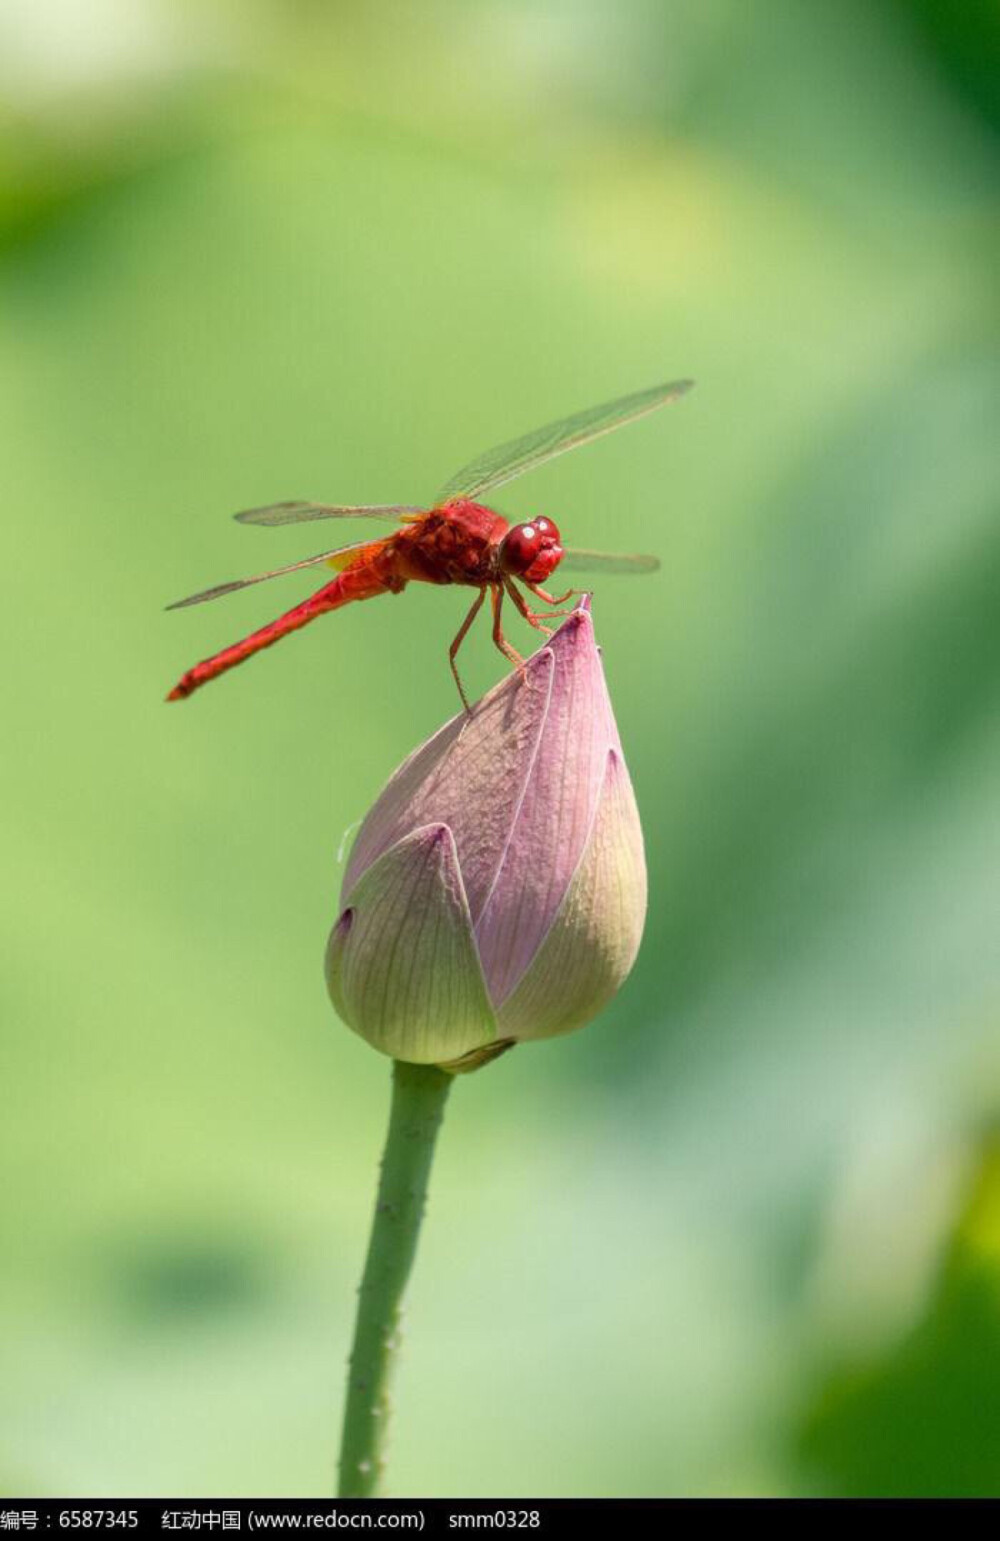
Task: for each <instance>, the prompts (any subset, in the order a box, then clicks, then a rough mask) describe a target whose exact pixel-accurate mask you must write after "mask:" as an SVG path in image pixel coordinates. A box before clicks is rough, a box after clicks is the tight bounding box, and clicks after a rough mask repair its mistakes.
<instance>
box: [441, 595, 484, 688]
mask: <svg viewBox="0 0 1000 1541" xmlns="http://www.w3.org/2000/svg"><path fill="white" fill-rule="evenodd" d="M485 598H486V589H485V588H481V589H480V590H479V593H478V594H477V595H476V597H475V599H474V600H473V601H472V608H471V609H470V611H469V613H468V615H467V616H466V617H465V620H464V621H463V622H462V624H461V626H460V627H459V628H458V635H457V636H456V638H455V640H454V642H453V643H452V644H451V647H450V648H449V649H448V662H449V664H450V665H451V672H452V674H453V675H454V676H455V684H456V685H457V686H458V693H459V695H460V696H461V698H462V705H463V706H464V707H465V710H466V711H467V712H469V711H471V710H472V708H471V707H470V705H469V701H468V697H467V696H466V694H465V690H464V688H463V686H462V681H461V678H460V676H459V672H458V664H457V663H456V662H455V659H456V658H457V656H458V650H459V648H460V647H461V646H462V643H463V642H464V641H465V639H466V636H467V635H468V632H469V627H470V626H471V625H472V623H473V621H474V620H475V619H476V616H477V615H478V614H479V612H480V610H481V609H482V608H483V600H484V599H485Z"/></svg>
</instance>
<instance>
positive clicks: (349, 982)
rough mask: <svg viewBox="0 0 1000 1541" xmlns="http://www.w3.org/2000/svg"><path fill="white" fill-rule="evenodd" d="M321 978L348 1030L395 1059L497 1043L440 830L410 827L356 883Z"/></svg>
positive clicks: (451, 1057) (465, 910)
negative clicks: (410, 830) (411, 830)
mask: <svg viewBox="0 0 1000 1541" xmlns="http://www.w3.org/2000/svg"><path fill="white" fill-rule="evenodd" d="M326 979H327V988H328V989H329V992H330V997H331V999H332V1001H333V1004H334V1006H335V1007H336V1009H337V1011H338V1013H339V1015H340V1016H341V1017H342V1018H343V1020H344V1021H345V1022H346V1023H347V1024H348V1026H349V1027H351V1028H353V1029H354V1031H355V1032H356V1033H358V1034H360V1036H361V1037H362V1038H364V1039H365V1040H366V1042H368V1043H370V1044H371V1046H372V1047H373V1048H375V1049H378V1050H379V1051H380V1052H381V1053H383V1054H388V1055H390V1056H391V1057H392V1058H393V1059H402V1060H408V1061H410V1062H411V1063H414V1064H421V1065H436V1064H441V1063H444V1062H451V1061H455V1060H460V1059H462V1058H463V1057H464V1056H466V1055H469V1054H472V1053H473V1052H475V1051H479V1050H482V1049H484V1048H485V1047H486V1046H487V1045H489V1044H491V1043H493V1042H494V1041H495V1040H496V1038H497V1026H496V1018H495V1016H494V1013H493V1009H492V1007H491V1005H490V1001H489V997H488V995H487V993H486V985H485V983H484V981H483V973H482V967H481V965H480V962H479V955H478V953H477V951H476V945H475V939H474V936H473V931H472V920H471V917H470V914H469V905H468V900H467V899H466V895H465V888H464V886H463V883H462V877H461V873H460V871H459V866H458V858H457V855H456V852H455V842H454V840H453V838H452V833H451V830H450V829H449V828H448V826H447V825H446V824H429V825H424V826H423V827H422V828H420V829H416V830H414V831H413V833H412V834H410V835H407V837H406V838H405V839H403V840H400V841H398V842H397V843H396V844H395V845H393V846H392V847H390V849H389V850H388V851H385V852H384V853H383V855H382V856H380V857H379V858H378V860H377V861H376V862H374V864H373V865H372V866H371V867H369V869H368V870H367V872H365V873H364V875H363V876H362V877H361V878H360V879H359V881H358V882H357V883H356V884H355V886H354V888H353V889H352V891H351V893H350V894H349V895H348V898H347V904H346V907H345V909H344V911H343V912H342V914H341V916H340V918H339V920H338V921H337V923H336V925H335V926H334V928H333V930H332V932H331V933H330V940H329V943H328V945H327V953H326Z"/></svg>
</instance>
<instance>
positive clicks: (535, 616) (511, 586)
mask: <svg viewBox="0 0 1000 1541" xmlns="http://www.w3.org/2000/svg"><path fill="white" fill-rule="evenodd" d="M505 587H506V589H507V593H508V594H509V595H510V597H511V599H512V600H513V601H514V603H515V605H516V606H517V608H518V610H519V611H520V612H521V614H522V615H523V616H524V619H525V620H526V621H527V623H528V625H529V626H534V628H535V630H536V631H542V632H544V633H545V635H546V636H547V637H551V635H552V627H551V626H546V625H545V624H544V622H545V621H549V620H554V619H555V617H556V616H559V615H571V614H572V611H570V610H546V611H544V612H543V613H542V614H539V613H538V612H537V611H536V610H529V609H528V607H527V605H526V604H525V602H524V596H523V595H522V594H521V592H520V590H519V589H518V587H517V585H516V584H515V583H514V581H513V580H512V579H511V578H508V579H507V580H506V582H505ZM528 588H529V589H531V590H532V591H533V592H537V590H536V589H535V586H534V584H533V583H529V584H528ZM572 592H575V590H574V591H572ZM541 597H542V598H543V599H545V600H549V595H548V594H543V595H542V596H541ZM567 597H568V596H567V595H565V594H564V595H563V596H562V598H563V599H566V598H567ZM561 602H562V601H561V600H559V599H553V600H551V603H552V604H554V605H558V604H561Z"/></svg>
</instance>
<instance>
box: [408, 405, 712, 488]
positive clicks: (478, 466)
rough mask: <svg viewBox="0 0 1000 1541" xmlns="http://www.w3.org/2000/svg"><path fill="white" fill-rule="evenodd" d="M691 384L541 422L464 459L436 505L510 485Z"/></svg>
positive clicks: (646, 410)
mask: <svg viewBox="0 0 1000 1541" xmlns="http://www.w3.org/2000/svg"><path fill="white" fill-rule="evenodd" d="M693 384H694V381H693V380H672V381H671V382H670V383H669V384H668V385H654V386H653V387H652V388H651V389H650V390H646V391H636V392H635V394H634V395H632V396H619V398H618V400H617V401H606V402H603V403H602V404H601V406H599V407H589V408H588V409H587V410H586V411H585V412H577V413H575V414H574V415H573V416H572V417H563V418H560V419H559V421H558V422H557V423H547V424H546V425H545V427H544V428H536V429H535V431H534V433H526V434H525V435H524V437H523V438H520V439H510V440H509V441H508V442H507V443H506V444H501V445H499V446H498V447H497V448H496V449H490V450H487V451H486V453H485V454H483V455H479V456H477V457H476V459H475V460H470V461H469V464H468V465H466V466H463V467H462V469H461V470H460V471H457V472H456V473H455V475H454V476H453V477H452V479H451V481H450V482H449V483H448V484H447V486H445V487H443V488H442V489H441V492H440V493H439V494H438V502H439V503H445V502H447V501H448V499H449V498H456V497H466V498H476V497H479V496H481V494H482V493H484V492H489V490H490V488H492V487H500V486H502V485H503V483H504V482H509V481H513V479H514V477H515V476H521V475H522V474H523V472H525V471H531V470H533V469H534V467H535V466H539V465H542V464H544V462H545V461H546V460H552V459H553V457H554V456H556V455H563V454H565V453H566V451H567V450H569V449H576V448H577V446H578V445H580V444H589V443H590V440H591V439H598V438H600V437H601V435H602V434H605V433H611V432H612V430H613V429H615V428H621V427H623V425H624V424H625V423H631V422H634V420H635V419H636V418H637V417H645V415H646V413H647V412H655V411H656V409H657V407H663V406H666V404H667V402H668V401H676V400H677V398H678V396H683V395H684V393H685V392H686V391H689V390H690V389H691V387H692V385H693Z"/></svg>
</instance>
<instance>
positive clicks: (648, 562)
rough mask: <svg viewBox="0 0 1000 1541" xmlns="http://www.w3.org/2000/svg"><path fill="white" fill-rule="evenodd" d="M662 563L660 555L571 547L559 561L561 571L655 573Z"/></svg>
mask: <svg viewBox="0 0 1000 1541" xmlns="http://www.w3.org/2000/svg"><path fill="white" fill-rule="evenodd" d="M659 565H660V559H659V557H658V556H638V555H636V556H626V555H625V554H623V553H618V552H611V551H581V550H579V549H578V548H572V547H571V548H570V549H569V550H568V551H564V552H563V554H562V557H561V559H560V562H559V571H560V572H571V573H655V572H656V570H657V569H658V567H659Z"/></svg>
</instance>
